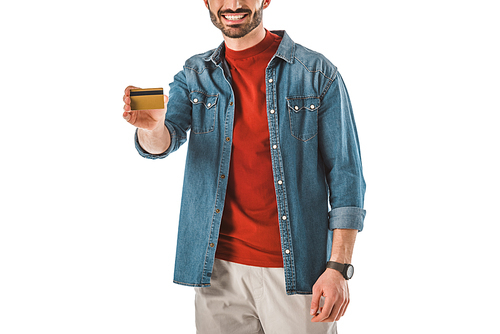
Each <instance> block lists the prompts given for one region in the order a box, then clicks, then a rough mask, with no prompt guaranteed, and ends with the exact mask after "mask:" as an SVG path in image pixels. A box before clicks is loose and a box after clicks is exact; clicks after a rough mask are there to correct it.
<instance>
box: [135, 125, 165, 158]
mask: <svg viewBox="0 0 500 334" xmlns="http://www.w3.org/2000/svg"><path fill="white" fill-rule="evenodd" d="M137 138H138V140H139V144H140V145H141V147H142V148H143V149H144V150H145V151H146V152H148V153H151V154H161V153H163V152H165V151H166V150H167V149H168V148H169V147H170V132H169V131H168V129H167V127H166V126H165V124H163V123H159V124H158V126H157V127H156V128H155V129H153V130H144V129H138V130H137Z"/></svg>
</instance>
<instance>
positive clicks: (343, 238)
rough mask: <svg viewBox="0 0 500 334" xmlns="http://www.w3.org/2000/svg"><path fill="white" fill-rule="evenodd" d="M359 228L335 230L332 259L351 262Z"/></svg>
mask: <svg viewBox="0 0 500 334" xmlns="http://www.w3.org/2000/svg"><path fill="white" fill-rule="evenodd" d="M357 234H358V230H352V229H335V230H333V244H332V254H331V256H330V261H335V262H339V263H351V260H352V252H353V249H354V242H355V241H356V235H357Z"/></svg>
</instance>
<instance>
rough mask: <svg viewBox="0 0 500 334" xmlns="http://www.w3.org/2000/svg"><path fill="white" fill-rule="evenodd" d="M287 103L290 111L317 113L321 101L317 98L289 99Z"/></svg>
mask: <svg viewBox="0 0 500 334" xmlns="http://www.w3.org/2000/svg"><path fill="white" fill-rule="evenodd" d="M287 103H288V108H290V110H293V111H295V112H299V111H301V110H303V109H307V110H309V111H316V110H317V109H318V108H319V107H320V104H321V101H320V99H319V98H317V97H298V98H288V99H287Z"/></svg>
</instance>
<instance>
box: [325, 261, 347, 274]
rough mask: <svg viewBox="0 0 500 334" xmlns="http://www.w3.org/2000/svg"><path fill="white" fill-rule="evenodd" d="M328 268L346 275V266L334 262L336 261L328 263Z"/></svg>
mask: <svg viewBox="0 0 500 334" xmlns="http://www.w3.org/2000/svg"><path fill="white" fill-rule="evenodd" d="M326 267H327V268H330V269H335V270H338V271H340V272H341V273H342V274H343V273H344V268H345V264H343V263H339V262H334V261H328V262H327V263H326Z"/></svg>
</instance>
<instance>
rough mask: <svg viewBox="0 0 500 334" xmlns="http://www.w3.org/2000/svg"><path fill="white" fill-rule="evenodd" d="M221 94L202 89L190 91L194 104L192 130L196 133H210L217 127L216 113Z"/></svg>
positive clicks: (190, 97)
mask: <svg viewBox="0 0 500 334" xmlns="http://www.w3.org/2000/svg"><path fill="white" fill-rule="evenodd" d="M218 97H219V95H218V94H216V95H209V94H205V93H203V92H200V91H192V92H191V93H189V99H190V100H191V103H192V105H193V108H192V112H191V131H192V132H193V133H196V134H203V133H209V132H212V131H214V128H215V114H216V110H217V102H218Z"/></svg>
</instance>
